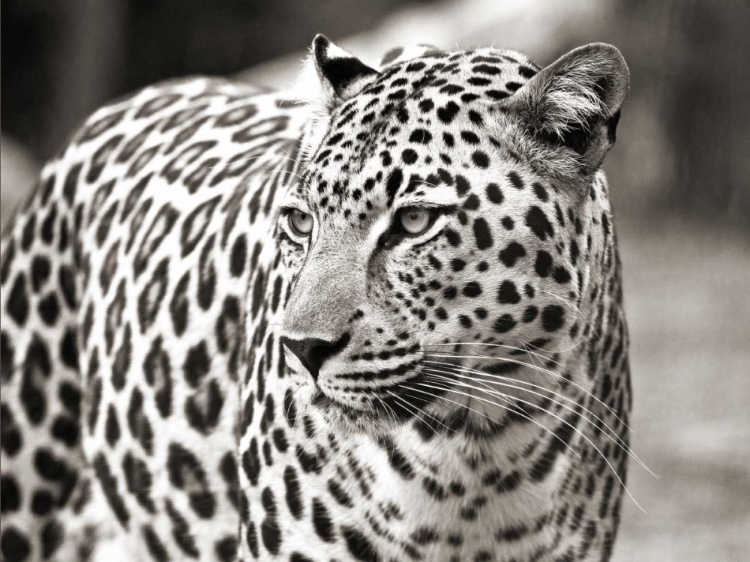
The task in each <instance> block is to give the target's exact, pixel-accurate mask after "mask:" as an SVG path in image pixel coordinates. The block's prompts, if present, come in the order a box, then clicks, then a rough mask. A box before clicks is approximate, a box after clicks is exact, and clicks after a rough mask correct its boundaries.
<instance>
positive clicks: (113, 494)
mask: <svg viewBox="0 0 750 562" xmlns="http://www.w3.org/2000/svg"><path fill="white" fill-rule="evenodd" d="M92 465H93V467H94V473H95V474H96V477H97V478H98V479H99V483H100V484H101V487H102V491H103V492H104V497H105V498H106V499H107V502H108V503H109V506H110V507H111V508H112V511H113V512H114V514H115V517H117V520H118V521H119V522H120V524H121V525H122V526H123V527H124V528H125V529H127V528H128V523H129V522H130V512H129V511H128V508H127V507H126V505H125V501H124V500H123V498H122V496H121V495H120V492H119V491H118V490H117V478H115V476H114V475H113V474H112V470H111V469H110V468H109V463H108V462H107V459H106V458H105V456H104V453H102V452H99V453H97V454H96V456H95V457H94V462H93V463H92Z"/></svg>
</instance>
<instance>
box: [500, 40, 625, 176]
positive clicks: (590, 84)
mask: <svg viewBox="0 0 750 562" xmlns="http://www.w3.org/2000/svg"><path fill="white" fill-rule="evenodd" d="M629 86H630V72H629V71H628V66H627V64H626V63H625V59H624V58H623V57H622V55H621V54H620V51H618V50H617V49H616V48H615V47H613V46H611V45H607V44H605V43H592V44H590V45H586V46H584V47H580V48H578V49H574V50H573V51H571V52H569V53H568V54H567V55H564V56H563V57H561V58H560V59H558V60H557V61H555V62H554V63H552V64H551V65H549V66H548V67H546V68H544V69H542V70H541V71H540V72H539V73H538V74H537V75H536V76H534V77H533V78H532V79H531V80H529V82H527V83H526V85H525V86H524V87H523V88H522V89H521V90H519V91H518V92H517V93H516V95H515V96H513V97H512V98H510V99H509V100H508V102H509V103H508V106H507V108H508V109H509V110H510V111H511V112H512V113H515V114H516V115H517V117H519V118H520V121H521V123H522V126H523V127H525V128H526V130H527V131H528V133H529V134H530V135H531V137H532V138H533V139H534V140H536V141H539V142H541V143H542V144H545V145H553V146H556V147H565V148H568V149H570V150H572V151H573V152H574V153H575V154H576V155H577V156H575V159H576V160H578V162H579V163H580V168H581V171H583V172H584V173H591V172H593V171H595V170H596V169H598V168H599V166H600V165H601V163H602V161H603V160H604V156H605V155H606V153H607V151H608V150H609V149H610V148H611V146H612V145H613V144H614V142H615V132H616V129H617V121H618V120H619V117H620V108H621V107H622V104H623V102H624V101H625V98H626V97H627V95H628V90H629Z"/></svg>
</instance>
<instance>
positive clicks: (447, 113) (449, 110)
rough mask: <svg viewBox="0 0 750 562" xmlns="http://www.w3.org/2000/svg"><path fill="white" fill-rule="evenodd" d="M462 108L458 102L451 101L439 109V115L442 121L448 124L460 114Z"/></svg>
mask: <svg viewBox="0 0 750 562" xmlns="http://www.w3.org/2000/svg"><path fill="white" fill-rule="evenodd" d="M459 110H460V108H459V106H458V104H457V103H455V102H452V101H449V102H448V103H447V104H445V106H444V107H440V108H438V110H437V116H438V119H440V121H442V122H443V123H445V124H446V125H448V124H449V123H450V122H451V121H453V119H454V118H455V117H456V114H458V112H459Z"/></svg>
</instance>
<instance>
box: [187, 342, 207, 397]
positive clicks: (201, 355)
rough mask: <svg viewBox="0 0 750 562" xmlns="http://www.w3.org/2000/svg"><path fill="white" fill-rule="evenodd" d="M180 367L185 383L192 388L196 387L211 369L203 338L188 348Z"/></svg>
mask: <svg viewBox="0 0 750 562" xmlns="http://www.w3.org/2000/svg"><path fill="white" fill-rule="evenodd" d="M182 369H183V373H184V375H185V380H186V381H187V383H188V384H189V385H190V386H191V387H192V388H197V387H198V385H199V384H200V383H201V381H202V380H203V378H204V377H205V376H206V375H207V374H208V373H209V371H210V370H211V358H210V357H209V355H208V348H207V347H206V341H205V340H201V341H200V343H198V344H197V345H195V346H193V347H191V348H190V349H189V350H188V353H187V357H186V358H185V363H184V364H183V366H182Z"/></svg>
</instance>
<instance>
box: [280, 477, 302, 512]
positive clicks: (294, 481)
mask: <svg viewBox="0 0 750 562" xmlns="http://www.w3.org/2000/svg"><path fill="white" fill-rule="evenodd" d="M284 485H285V486H286V504H287V506H289V512H290V513H291V514H292V516H293V517H294V518H295V519H297V520H300V519H301V518H302V513H303V510H304V505H303V503H302V488H301V487H300V484H299V478H298V477H297V471H296V470H295V469H294V467H292V466H289V465H287V467H286V469H284Z"/></svg>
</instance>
